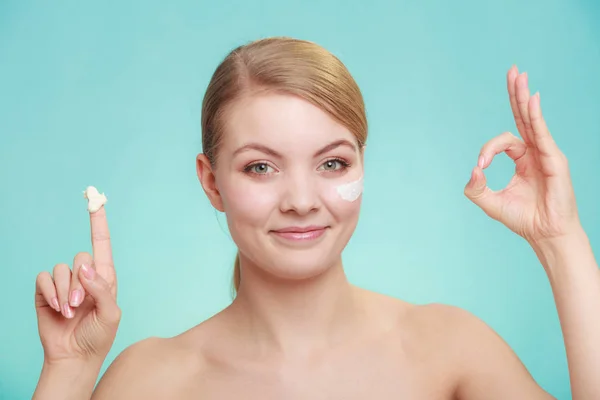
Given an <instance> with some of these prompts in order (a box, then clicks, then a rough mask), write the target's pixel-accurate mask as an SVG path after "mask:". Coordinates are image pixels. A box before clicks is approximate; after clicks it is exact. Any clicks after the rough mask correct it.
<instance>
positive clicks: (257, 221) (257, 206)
mask: <svg viewBox="0 0 600 400" xmlns="http://www.w3.org/2000/svg"><path fill="white" fill-rule="evenodd" d="M221 196H222V197H223V204H224V207H225V213H226V214H227V216H228V217H230V218H231V220H232V221H237V223H238V224H240V223H242V224H250V225H260V226H263V225H264V222H265V219H266V218H268V216H269V215H270V214H271V213H272V211H273V209H274V208H276V207H277V194H276V191H274V190H268V189H267V188H266V186H265V185H262V184H258V183H256V182H250V181H248V180H237V181H231V182H228V183H227V185H225V187H222V188H221Z"/></svg>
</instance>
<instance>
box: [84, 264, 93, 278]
mask: <svg viewBox="0 0 600 400" xmlns="http://www.w3.org/2000/svg"><path fill="white" fill-rule="evenodd" d="M81 271H82V272H83V276H85V277H86V278H87V279H89V280H92V279H94V276H96V271H94V268H92V267H90V266H89V265H87V264H81Z"/></svg>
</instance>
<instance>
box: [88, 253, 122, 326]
mask: <svg viewBox="0 0 600 400" xmlns="http://www.w3.org/2000/svg"><path fill="white" fill-rule="evenodd" d="M79 279H80V280H81V285H82V286H83V288H84V289H85V291H86V292H87V293H88V294H89V295H90V296H92V298H93V299H94V302H95V303H96V309H97V310H98V318H99V319H100V320H101V321H103V322H105V323H106V324H108V325H112V324H115V323H118V322H119V320H120V319H121V310H120V308H119V306H118V305H117V302H116V299H115V297H114V296H113V294H112V293H111V291H110V287H109V285H108V283H107V282H106V280H105V279H104V278H102V276H100V275H99V274H98V273H97V272H96V270H95V269H94V268H93V267H92V266H91V265H90V264H82V265H81V268H79Z"/></svg>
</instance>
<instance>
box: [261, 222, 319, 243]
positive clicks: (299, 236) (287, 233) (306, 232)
mask: <svg viewBox="0 0 600 400" xmlns="http://www.w3.org/2000/svg"><path fill="white" fill-rule="evenodd" d="M325 229H327V227H326V226H316V225H311V226H306V227H300V226H290V227H288V228H283V229H277V230H273V231H271V232H272V233H274V234H275V235H277V236H279V237H281V238H283V239H287V240H294V241H301V240H302V241H304V240H314V239H317V238H318V237H320V236H321V235H323V233H325Z"/></svg>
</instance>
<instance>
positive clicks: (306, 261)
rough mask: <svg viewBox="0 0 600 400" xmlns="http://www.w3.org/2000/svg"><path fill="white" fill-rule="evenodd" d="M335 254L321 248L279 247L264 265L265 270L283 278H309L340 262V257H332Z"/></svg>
mask: <svg viewBox="0 0 600 400" xmlns="http://www.w3.org/2000/svg"><path fill="white" fill-rule="evenodd" d="M333 254H335V253H334V252H332V251H324V250H321V249H278V251H276V252H273V253H272V255H271V257H269V260H265V261H266V262H265V263H264V264H262V266H263V269H264V270H265V272H267V273H269V274H271V275H274V276H276V277H278V278H281V279H291V280H303V279H309V278H313V277H315V276H318V275H320V274H322V273H323V272H325V271H327V270H328V269H329V268H332V267H334V266H335V264H336V263H337V262H339V257H338V258H335V257H332V255H333ZM282 260H285V262H282Z"/></svg>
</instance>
